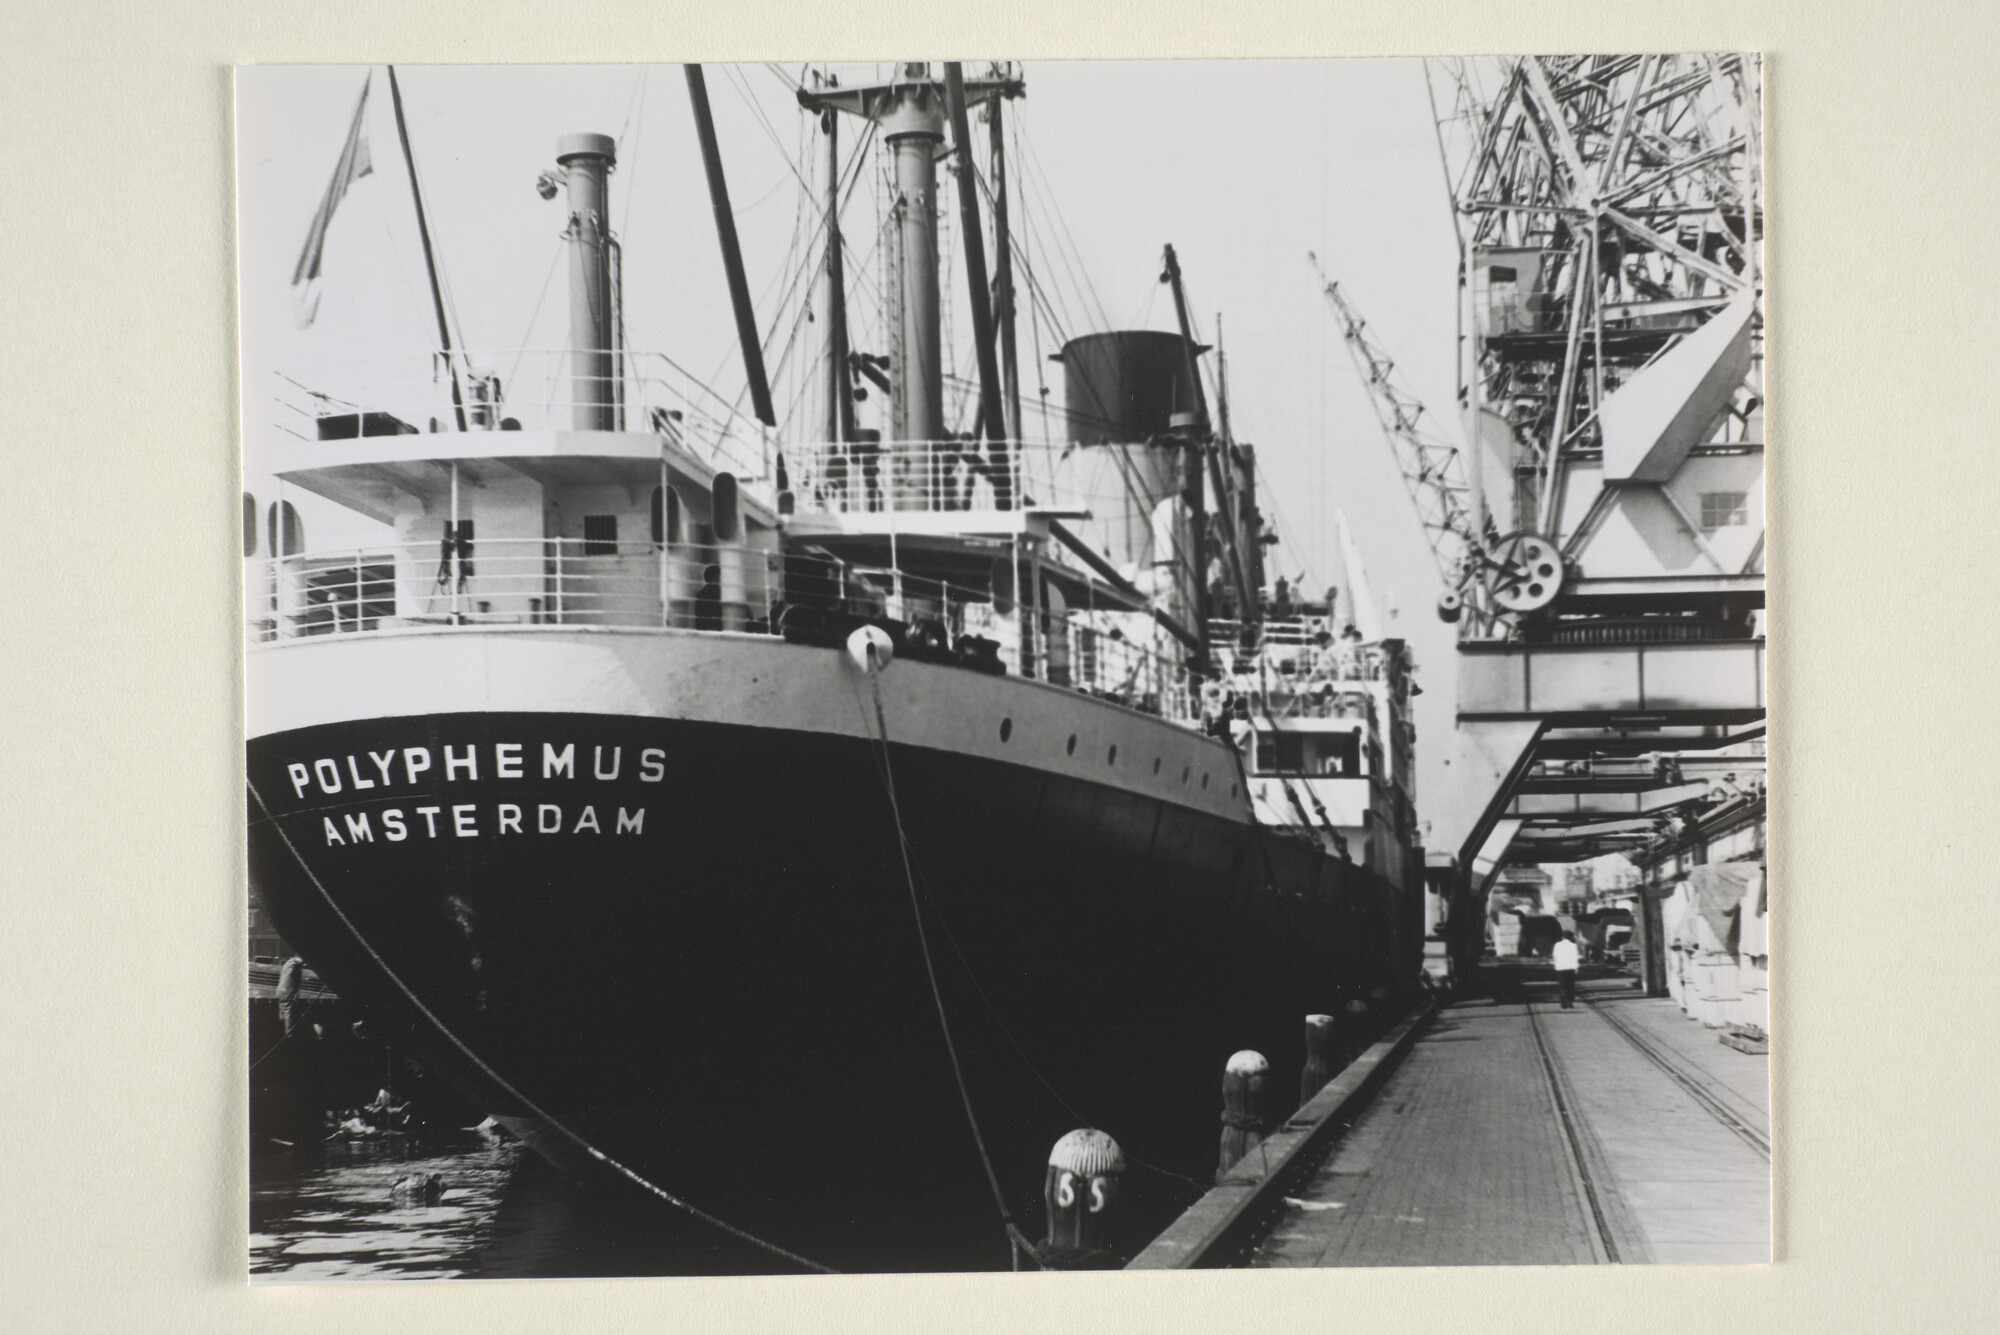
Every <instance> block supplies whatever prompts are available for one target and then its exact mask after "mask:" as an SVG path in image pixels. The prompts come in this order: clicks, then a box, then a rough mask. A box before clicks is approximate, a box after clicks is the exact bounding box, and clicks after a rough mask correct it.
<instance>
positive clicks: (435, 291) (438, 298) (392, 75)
mask: <svg viewBox="0 0 2000 1335" xmlns="http://www.w3.org/2000/svg"><path fill="white" fill-rule="evenodd" d="M385 68H386V69H387V70H388V71H389V101H390V102H391V103H393V104H394V106H395V108H396V139H397V141H398V142H400V143H401V144H402V146H403V165H404V166H405V167H407V168H408V169H409V172H410V198H411V199H413V200H415V201H416V205H417V236H418V237H419V238H421V239H422V241H423V243H424V272H425V273H427V274H429V275H430V279H431V309H432V310H434V311H435V312H436V313H437V325H438V343H439V344H440V345H441V346H442V347H443V349H444V365H445V369H446V370H447V371H449V372H450V373H451V410H452V413H453V415H454V416H456V417H457V418H458V429H459V430H460V431H463V430H465V395H464V394H463V393H462V392H461V391H460V389H459V385H458V363H457V361H456V360H454V359H453V357H452V353H451V325H450V323H449V322H448V321H447V320H446V319H445V317H444V292H443V290H442V289H441V288H440V287H439V286H438V270H437V256H436V255H434V254H433V253H432V252H431V224H430V219H429V218H428V217H426V216H425V214H424V192H423V188H422V187H421V186H419V185H418V184H417V160H416V158H415V157H414V156H412V155H411V153H410V127H409V126H408V125H407V124H406V123H405V122H404V120H403V90H402V88H401V86H400V85H398V84H397V82H396V67H395V66H394V65H389V66H385Z"/></svg>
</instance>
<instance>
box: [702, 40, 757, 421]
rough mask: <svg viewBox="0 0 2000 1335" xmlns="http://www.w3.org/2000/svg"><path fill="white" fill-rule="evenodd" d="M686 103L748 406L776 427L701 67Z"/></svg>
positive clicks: (734, 217)
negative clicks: (691, 114)
mask: <svg viewBox="0 0 2000 1335" xmlns="http://www.w3.org/2000/svg"><path fill="white" fill-rule="evenodd" d="M683 68H684V69H685V70H686V72H687V86H688V100H689V101H690V102H692V103H693V104H694V128H695V133H696V135H697V136H699V137H700V139H701V161H702V166H703V167H705V168H706V169H707V171H708V201H709V204H710V205H711V206H712V207H713V208H714V210H715V232H716V236H717V238H718V239H719V240H720V241H721V242H722V268H723V271H724V272H725V273H726V274H727V275H728V278H729V303H730V305H731V306H733V307H734V308H735V310H736V340H737V342H739V343H741V344H742V345H743V370H744V373H745V374H746V375H747V376H748V377H749V380H750V403H751V406H752V407H754V408H755V409H756V410H757V420H758V421H760V422H762V423H763V424H764V425H765V426H770V427H774V426H776V425H777V424H778V414H777V413H776V412H775V411H774V410H773V409H772V407H771V385H770V381H769V380H767V379H766V378H765V375H764V347H763V344H762V343H761V342H759V341H758V338H757V312H756V309H755V308H754V307H752V306H751V304H750V283H749V280H748V279H746V278H745V277H744V276H743V250H742V248H741V247H740V246H739V245H738V244H737V241H736V214H735V212H734V211H732V210H731V209H730V207H729V182H728V180H727V179H726V178H725V177H724V176H723V174H722V150H721V149H720V148H719V147H717V145H716V142H715V118H714V117H713V116H712V115H710V114H709V109H708V80H707V79H706V78H705V77H703V75H702V72H701V66H699V65H687V66H684V67H683Z"/></svg>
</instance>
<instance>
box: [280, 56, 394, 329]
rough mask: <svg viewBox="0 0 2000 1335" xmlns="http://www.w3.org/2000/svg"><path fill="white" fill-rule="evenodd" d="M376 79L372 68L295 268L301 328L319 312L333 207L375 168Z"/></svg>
mask: <svg viewBox="0 0 2000 1335" xmlns="http://www.w3.org/2000/svg"><path fill="white" fill-rule="evenodd" d="M374 81H375V75H374V73H373V72H372V71H371V72H370V73H369V75H368V77H367V78H366V79H364V80H363V81H362V84H361V100H360V101H359V102H356V103H355V104H354V123H353V124H352V125H350V126H349V127H348V129H347V142H346V144H344V145H343V146H342V147H341V150H340V161H339V162H337V163H336V164H334V168H333V179H332V180H331V181H328V182H327V183H326V194H325V195H323V196H322V197H321V198H320V201H319V209H318V210H317V211H316V212H315V213H314V214H313V220H312V228H311V230H310V231H308V232H307V233H306V245H305V249H304V250H303V251H301V252H299V263H298V267H297V268H295V269H293V270H292V300H293V302H294V303H295V304H296V306H297V310H298V320H299V328H301V329H304V328H305V327H306V326H307V325H310V324H311V323H312V322H313V317H314V316H315V315H317V314H318V313H319V295H320V285H319V263H320V255H321V253H322V252H323V251H324V250H325V249H326V225H327V224H328V223H330V222H332V221H333V211H334V210H335V209H336V208H339V207H340V201H341V200H343V199H345V198H346V197H347V188H348V187H349V186H351V185H353V184H354V183H355V182H356V181H358V180H360V179H361V178H362V177H364V176H366V175H368V174H369V173H370V172H372V171H374V170H375V162H374V159H373V158H371V157H370V156H369V154H368V135H367V132H366V118H367V111H368V89H369V86H370V85H371V84H373V83H374Z"/></svg>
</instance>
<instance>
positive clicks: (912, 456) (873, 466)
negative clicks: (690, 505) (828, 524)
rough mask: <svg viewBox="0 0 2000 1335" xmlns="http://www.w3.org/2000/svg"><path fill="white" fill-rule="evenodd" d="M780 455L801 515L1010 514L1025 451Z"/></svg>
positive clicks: (927, 443) (872, 446)
mask: <svg viewBox="0 0 2000 1335" xmlns="http://www.w3.org/2000/svg"><path fill="white" fill-rule="evenodd" d="M1028 448H1041V447H1028ZM784 449H785V464H786V468H787V470H788V472H789V474H790V482H791V486H792V495H793V497H794V503H795V504H796V505H797V507H798V508H799V509H800V510H801V511H804V512H806V513H817V514H870V513H881V512H887V511H898V512H910V511H921V512H926V513H929V512H938V511H958V510H1012V509H1016V508H1018V507H1019V505H1020V504H1021V496H1022V489H1021V483H1022V455H1023V449H1024V447H1023V446H1022V445H1021V444H1020V443H1019V442H1015V441H1002V442H999V443H995V444H984V443H981V442H979V441H976V440H889V441H840V442H837V443H830V444H829V443H825V442H807V443H793V444H788V445H786V446H785V447H784Z"/></svg>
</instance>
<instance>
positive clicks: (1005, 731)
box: [1000, 718, 1014, 742]
mask: <svg viewBox="0 0 2000 1335" xmlns="http://www.w3.org/2000/svg"><path fill="white" fill-rule="evenodd" d="M1013 735H1014V720H1013V719H1010V718H1003V719H1001V720H1000V740H1001V741H1003V742H1004V741H1007V740H1008V739H1009V738H1011V737H1013Z"/></svg>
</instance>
